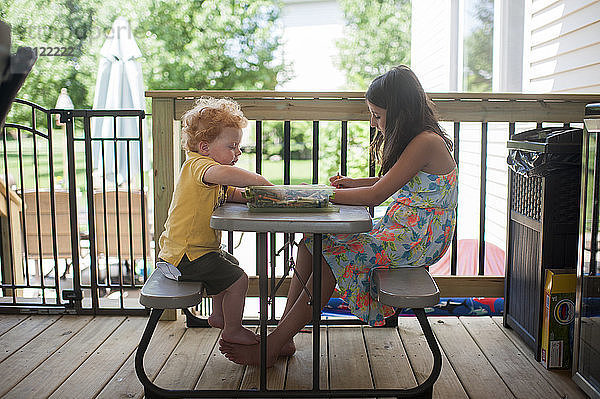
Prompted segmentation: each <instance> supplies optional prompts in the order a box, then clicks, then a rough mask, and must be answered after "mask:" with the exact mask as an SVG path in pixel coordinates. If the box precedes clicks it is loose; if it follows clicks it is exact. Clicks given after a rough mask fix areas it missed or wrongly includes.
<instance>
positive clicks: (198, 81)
mask: <svg viewBox="0 0 600 399" xmlns="http://www.w3.org/2000/svg"><path fill="white" fill-rule="evenodd" d="M119 15H122V16H124V17H126V18H128V19H129V21H130V24H131V28H132V30H133V34H134V38H135V40H136V42H137V44H138V46H139V47H140V50H141V52H142V54H143V57H142V58H141V59H140V61H141V63H142V71H143V74H144V83H145V85H146V88H147V89H192V88H193V89H273V88H274V87H275V85H276V84H277V83H278V81H284V80H285V79H286V69H285V67H284V65H283V63H282V61H281V60H280V58H278V57H277V51H278V48H279V46H280V36H279V30H278V27H277V25H276V21H277V18H278V16H279V0H230V1H227V2H224V1H219V0H204V1H201V0H193V1H190V2H178V1H176V0H137V1H135V2H123V1H122V0H105V1H103V2H96V1H93V0H56V1H53V2H49V1H46V0H7V1H5V2H2V3H1V4H0V16H1V17H2V19H3V20H4V21H6V22H7V23H9V24H10V25H11V27H12V46H13V48H12V51H13V52H14V51H16V49H17V47H19V46H30V47H38V48H41V47H47V46H52V47H72V48H74V49H75V50H74V51H73V54H72V55H70V56H59V57H46V56H44V57H39V59H38V61H37V62H36V64H35V65H34V68H33V70H32V72H31V73H30V75H29V77H28V78H27V80H26V82H25V84H24V86H23V88H22V89H21V91H20V92H19V95H18V96H19V97H20V98H25V99H28V100H31V101H33V102H35V103H38V104H40V105H42V106H44V107H47V108H52V107H54V105H55V103H56V99H57V97H58V94H59V93H60V88H61V87H67V89H68V91H69V95H70V96H71V98H72V99H73V102H74V104H75V107H76V108H91V106H92V101H93V96H94V93H93V91H94V87H95V80H96V73H97V68H98V62H99V51H100V48H101V47H102V44H103V43H104V41H105V40H106V35H107V34H108V33H109V32H110V28H111V25H112V22H113V21H114V19H115V18H116V17H117V16H119ZM13 120H14V117H13Z"/></svg>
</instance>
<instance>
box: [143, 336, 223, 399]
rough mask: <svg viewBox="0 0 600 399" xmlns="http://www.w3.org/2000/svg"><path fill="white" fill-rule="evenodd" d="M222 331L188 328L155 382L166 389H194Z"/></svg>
mask: <svg viewBox="0 0 600 399" xmlns="http://www.w3.org/2000/svg"><path fill="white" fill-rule="evenodd" d="M220 333H221V330H219V329H216V328H188V329H187V330H186V331H185V334H183V337H182V338H181V340H180V341H179V343H178V344H177V346H176V347H175V349H174V350H173V353H171V356H169V358H168V359H167V362H166V363H165V365H164V366H163V368H162V369H161V370H160V372H159V373H158V376H157V377H156V379H155V381H154V383H155V384H156V385H158V386H159V387H161V388H165V389H194V386H195V385H196V382H197V381H198V378H199V377H200V374H201V373H202V369H203V368H204V366H205V364H206V363H207V361H208V358H209V356H210V354H211V352H212V351H213V349H214V347H215V346H217V345H216V343H217V340H218V338H219V335H220Z"/></svg>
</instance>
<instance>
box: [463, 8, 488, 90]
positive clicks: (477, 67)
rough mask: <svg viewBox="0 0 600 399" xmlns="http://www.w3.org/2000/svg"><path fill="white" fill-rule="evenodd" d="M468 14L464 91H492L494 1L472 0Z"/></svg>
mask: <svg viewBox="0 0 600 399" xmlns="http://www.w3.org/2000/svg"><path fill="white" fill-rule="evenodd" d="M468 4H470V5H471V7H469V10H468V11H466V12H469V13H470V14H471V19H470V21H471V22H472V24H473V26H472V28H471V29H470V32H469V33H468V34H467V36H466V37H465V43H464V80H463V81H464V89H465V90H466V91H477V92H486V91H492V46H493V34H494V1H493V0H473V1H470V2H469V3H468Z"/></svg>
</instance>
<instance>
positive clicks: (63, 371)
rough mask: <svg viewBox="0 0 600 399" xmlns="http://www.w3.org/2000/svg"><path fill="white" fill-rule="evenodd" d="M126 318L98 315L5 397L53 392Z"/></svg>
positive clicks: (16, 398)
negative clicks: (41, 382)
mask: <svg viewBox="0 0 600 399" xmlns="http://www.w3.org/2000/svg"><path fill="white" fill-rule="evenodd" d="M124 320H125V316H103V317H95V318H94V319H93V320H92V321H90V322H89V323H88V324H87V325H85V327H83V328H82V329H81V330H79V332H78V333H77V334H75V336H74V337H73V338H71V339H70V340H69V341H68V342H67V343H66V344H65V345H63V346H62V347H61V348H60V349H59V350H57V351H56V352H54V353H53V354H52V356H50V357H49V358H48V359H46V361H44V363H43V364H41V365H40V366H38V367H37V368H36V369H35V370H33V372H31V373H30V374H29V375H27V377H25V378H24V379H23V380H22V381H21V382H19V383H18V384H17V385H16V386H15V387H14V388H13V389H11V390H10V391H9V392H8V393H7V394H6V395H5V396H4V397H3V398H5V399H6V398H10V399H21V398H46V397H48V396H50V394H52V392H54V390H55V389H56V388H57V387H58V386H60V385H61V384H62V383H63V382H64V381H65V380H66V379H67V378H68V377H69V376H70V375H71V374H72V373H73V372H74V371H75V370H77V368H78V367H79V366H80V365H81V364H82V363H83V362H84V361H85V360H86V359H87V358H88V357H89V356H90V355H91V353H93V352H94V351H95V350H96V349H97V348H98V347H99V346H100V345H101V344H102V343H103V342H104V341H105V340H106V339H107V338H108V337H109V336H110V334H111V333H112V332H113V331H114V330H116V328H117V327H118V326H119V325H120V324H121V323H122V322H123V321H124ZM61 322H62V319H61ZM40 381H44V383H43V384H40Z"/></svg>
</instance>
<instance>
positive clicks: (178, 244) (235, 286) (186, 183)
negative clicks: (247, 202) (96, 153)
mask: <svg viewBox="0 0 600 399" xmlns="http://www.w3.org/2000/svg"><path fill="white" fill-rule="evenodd" d="M247 124H248V120H247V119H246V118H245V117H244V115H243V114H242V111H241V109H240V106H239V105H238V104H237V103H235V102H233V101H231V100H227V99H214V98H202V99H200V100H199V101H198V102H197V104H196V106H195V107H194V108H193V109H191V110H189V111H188V112H186V113H185V114H184V115H183V117H182V130H181V133H182V137H181V138H182V140H181V141H182V146H183V148H184V149H185V151H186V160H185V162H184V163H183V165H182V167H181V172H180V175H179V179H178V181H177V185H176V187H175V190H174V192H173V199H172V200H171V206H170V208H169V216H168V217H167V221H166V222H165V231H164V232H163V233H162V235H161V236H160V240H159V245H160V253H159V258H160V259H161V260H164V261H166V262H169V263H171V264H172V265H175V266H177V267H178V269H179V271H180V272H181V276H179V280H182V281H201V282H203V283H204V286H205V287H206V292H207V294H208V295H211V296H212V298H213V312H212V314H211V315H210V317H209V318H208V322H209V324H210V325H211V326H213V327H217V328H222V329H223V333H222V338H223V340H225V341H227V342H232V343H237V344H242V345H248V344H253V343H256V342H257V338H256V335H255V334H254V333H253V332H251V331H250V330H248V329H246V328H244V327H243V326H242V315H243V312H244V302H245V298H246V291H247V290H248V276H247V275H246V273H244V271H243V270H242V269H241V268H240V267H239V263H238V261H237V260H236V259H235V258H234V257H233V256H232V255H231V254H229V253H227V252H225V251H222V250H221V249H220V246H221V232H220V231H217V230H213V229H212V228H211V227H210V217H211V214H212V212H213V210H214V209H215V208H216V207H218V206H220V205H221V204H223V202H225V201H226V200H227V201H234V202H244V199H243V197H242V194H241V192H242V190H241V189H240V188H238V187H245V186H247V185H270V184H271V183H270V182H269V181H268V180H267V179H265V178H264V177H262V176H261V175H258V174H256V173H253V172H249V171H247V170H244V169H240V168H237V167H235V166H234V165H235V163H236V162H237V160H238V157H239V156H240V154H241V151H240V141H241V139H242V128H244V127H246V126H247Z"/></svg>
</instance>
